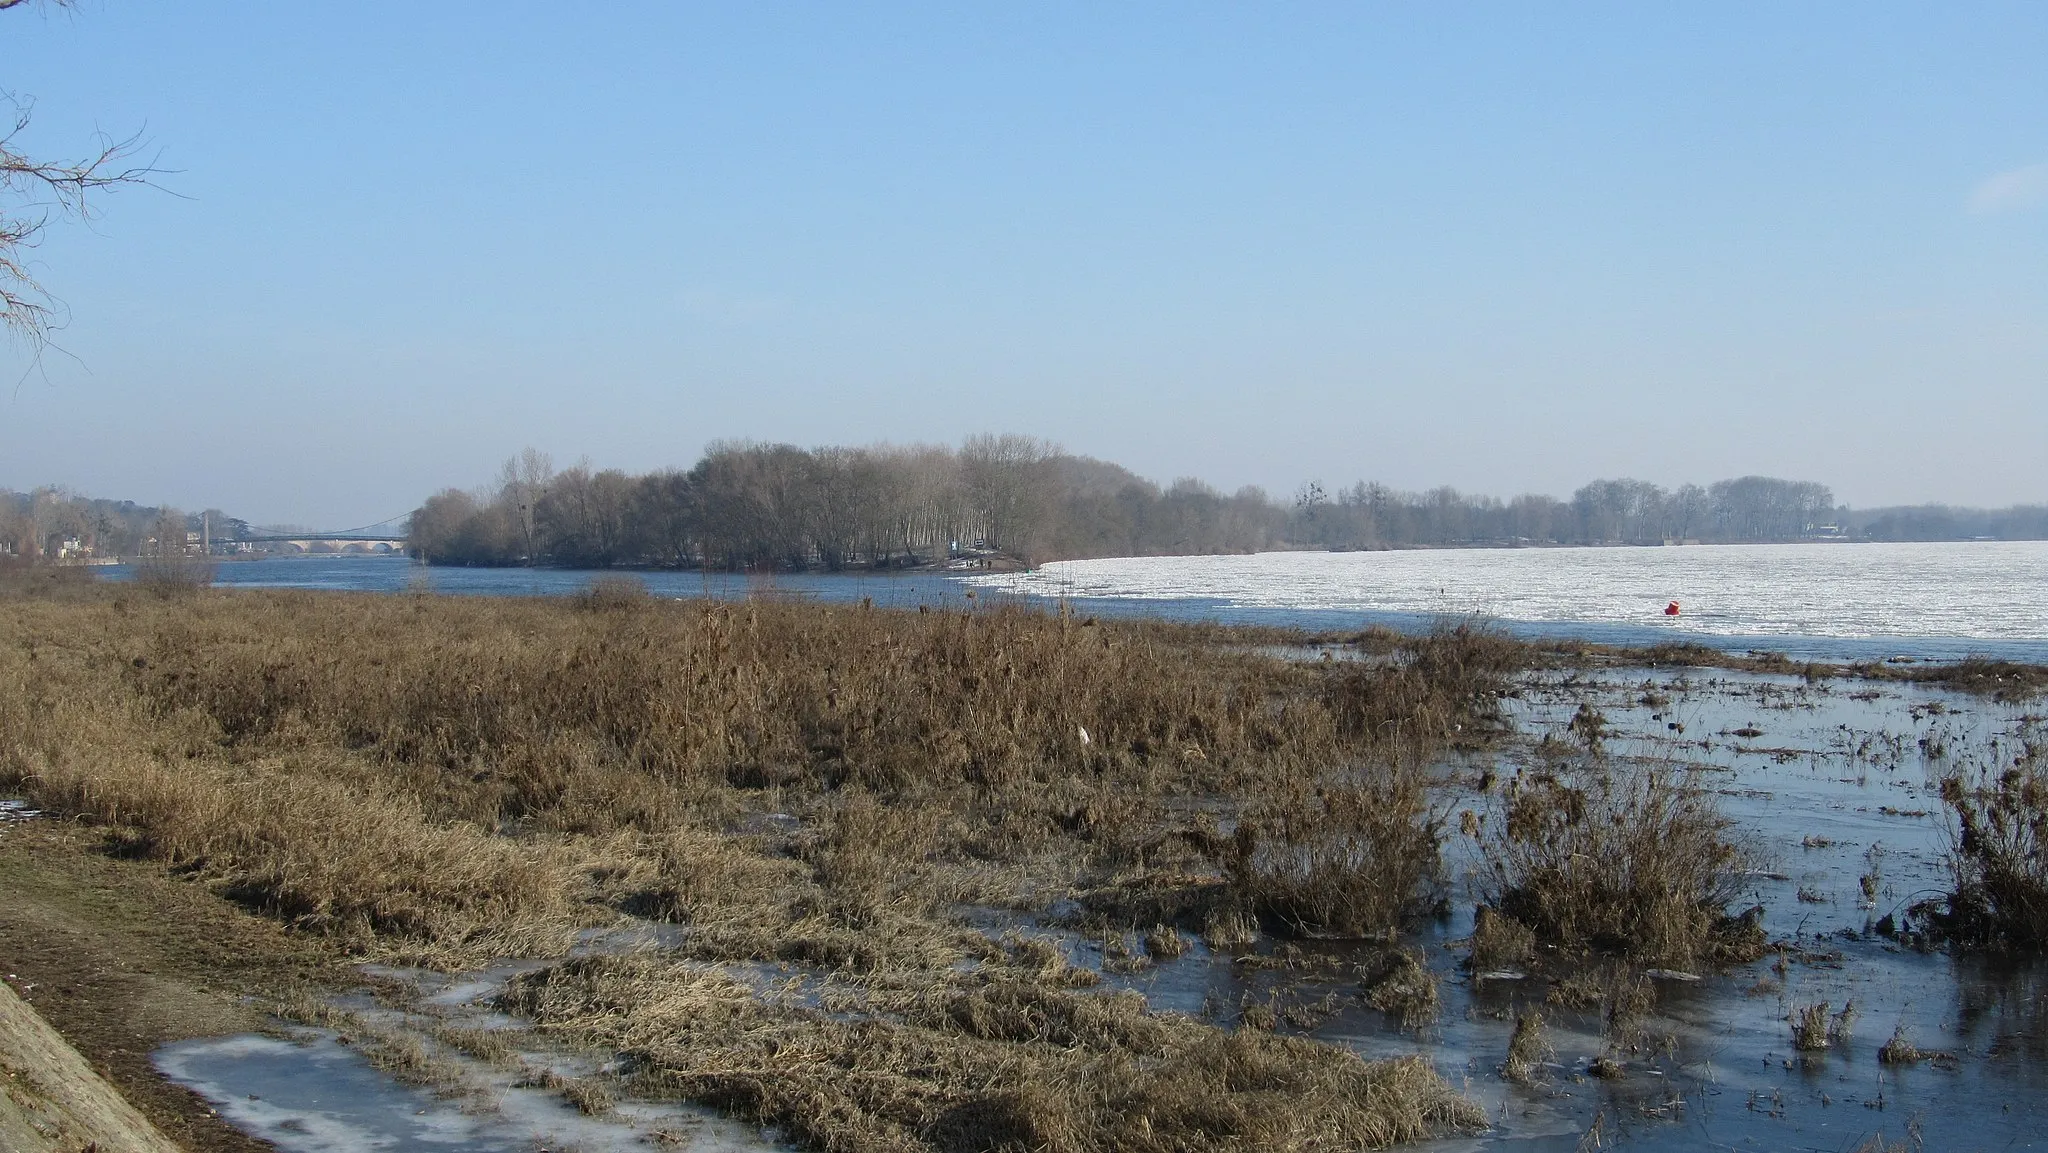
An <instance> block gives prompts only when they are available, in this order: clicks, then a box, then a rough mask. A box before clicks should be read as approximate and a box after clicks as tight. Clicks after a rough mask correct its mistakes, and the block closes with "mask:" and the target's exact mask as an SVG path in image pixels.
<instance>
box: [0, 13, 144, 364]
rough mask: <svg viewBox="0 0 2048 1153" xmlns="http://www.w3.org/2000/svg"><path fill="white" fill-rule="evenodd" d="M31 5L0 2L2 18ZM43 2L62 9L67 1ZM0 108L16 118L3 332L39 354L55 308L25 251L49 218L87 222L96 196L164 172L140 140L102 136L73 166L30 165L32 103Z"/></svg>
mask: <svg viewBox="0 0 2048 1153" xmlns="http://www.w3.org/2000/svg"><path fill="white" fill-rule="evenodd" d="M28 2H29V0H0V11H5V10H6V9H9V8H16V7H20V6H21V5H23V4H25V3H28ZM42 2H43V3H46V4H49V5H50V6H52V7H58V8H62V7H68V6H70V4H71V2H72V0H42ZM0 107H11V108H12V109H13V111H14V119H13V122H12V125H11V126H10V127H7V128H6V129H5V131H4V133H0V326H4V327H5V328H7V329H8V330H10V331H12V332H13V333H14V334H15V335H16V336H17V337H19V338H20V339H22V340H23V341H24V342H26V343H27V344H28V345H29V346H30V347H32V348H33V349H35V350H36V351H38V352H40V351H41V349H42V348H43V347H44V346H46V345H47V344H48V343H49V338H50V330H51V328H52V326H53V322H52V317H53V313H52V309H53V308H54V307H55V302H54V301H53V300H52V298H51V297H50V294H49V293H48V292H47V291H45V290H44V288H43V286H42V284H41V283H40V282H39V281H38V280H37V279H36V276H35V273H34V270H33V269H32V268H31V267H30V264H29V261H28V258H27V257H26V256H25V255H24V252H25V250H27V249H31V248H34V247H35V245H36V242H37V241H38V240H39V239H40V237H41V235H42V231H43V228H44V227H45V226H46V225H48V224H49V222H50V218H51V216H53V215H57V216H64V217H69V218H71V219H73V220H91V219H92V218H93V215H94V212H95V209H96V204H95V201H96V199H97V194H99V193H103V192H108V191H111V190H113V189H116V188H120V187H123V186H127V185H135V184H149V183H150V178H151V177H152V176H156V175H159V174H161V172H162V170H161V169H159V168H157V167H156V166H155V165H153V164H149V163H137V162H136V160H135V158H136V156H137V154H138V153H139V152H141V150H142V148H143V140H142V137H141V135H140V134H139V133H138V134H137V135H134V136H130V137H128V138H126V139H123V140H116V139H114V138H113V137H111V136H107V135H105V134H101V135H100V137H99V138H98V139H97V140H96V141H95V143H94V150H93V151H92V152H91V153H89V154H87V155H86V156H83V157H81V158H79V159H76V160H38V159H35V158H33V157H31V156H28V155H26V154H25V153H24V152H22V151H21V150H20V149H19V148H18V147H17V146H16V141H17V140H18V139H19V138H20V136H21V134H22V133H23V132H24V131H26V130H27V128H28V125H29V120H30V118H31V116H32V115H33V113H34V110H35V102H34V101H33V100H30V99H26V98H22V97H17V96H16V95H15V94H13V93H11V92H0ZM4 123H6V122H5V120H4V119H0V124H4Z"/></svg>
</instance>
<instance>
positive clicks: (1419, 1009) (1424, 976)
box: [1365, 948, 1443, 1029]
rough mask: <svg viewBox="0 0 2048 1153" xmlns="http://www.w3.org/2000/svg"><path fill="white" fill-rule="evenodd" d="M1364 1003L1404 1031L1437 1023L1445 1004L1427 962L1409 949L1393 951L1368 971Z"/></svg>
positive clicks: (1412, 949)
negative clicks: (1398, 1024)
mask: <svg viewBox="0 0 2048 1153" xmlns="http://www.w3.org/2000/svg"><path fill="white" fill-rule="evenodd" d="M1365 1003H1366V1004H1368V1005H1370V1006H1372V1007H1373V1008H1375V1009H1377V1010H1379V1011H1380V1012H1382V1013H1385V1014H1386V1015H1387V1016H1389V1017H1391V1018H1393V1019H1394V1020H1395V1021H1397V1022H1399V1023H1400V1025H1401V1027H1402V1028H1404V1029H1420V1028H1422V1027H1423V1026H1425V1025H1428V1024H1430V1023H1431V1022H1433V1021H1435V1020H1436V1019H1437V1015H1438V1013H1439V1012H1441V1008H1442V1003H1443V1002H1442V996H1441V994H1440V992H1439V990H1438V982H1437V976H1436V973H1435V972H1434V971H1432V970H1431V969H1430V967H1429V960H1428V958H1427V957H1425V956H1424V955H1423V954H1422V953H1421V951H1420V950H1417V949H1414V948H1406V949H1395V950H1390V951H1388V952H1387V953H1385V954H1383V955H1382V956H1381V957H1380V958H1379V959H1378V960H1377V961H1376V962H1374V963H1372V964H1371V965H1370V966H1369V967H1368V970H1367V973H1366V978H1365Z"/></svg>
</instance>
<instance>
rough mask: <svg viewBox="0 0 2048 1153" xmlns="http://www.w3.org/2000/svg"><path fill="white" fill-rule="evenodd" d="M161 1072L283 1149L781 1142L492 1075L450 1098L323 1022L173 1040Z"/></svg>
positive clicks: (704, 1119) (160, 1056)
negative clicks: (387, 1065)
mask: <svg viewBox="0 0 2048 1153" xmlns="http://www.w3.org/2000/svg"><path fill="white" fill-rule="evenodd" d="M155 1060H156V1065H157V1068H158V1069H160V1070H162V1071H163V1074H164V1076H165V1077H167V1078H169V1079H170V1080H172V1081H174V1082H176V1083H178V1084H180V1085H184V1086H186V1087H187V1088H189V1089H191V1090H193V1091H194V1092H196V1093H198V1094H199V1095H200V1096H202V1097H204V1098H206V1099H207V1101H209V1102H211V1103H212V1105H213V1106H214V1108H215V1109H217V1110H218V1111H219V1112H220V1114H221V1116H222V1117H224V1118H225V1119H226V1120H227V1121H228V1122H229V1123H231V1124H233V1125H234V1126H235V1127H237V1128H239V1129H241V1130H242V1131H243V1132H245V1133H249V1134H252V1135H254V1136H256V1137H259V1138H262V1139H263V1140H265V1141H268V1142H270V1143H271V1144H273V1145H275V1146H276V1147H277V1148H279V1149H281V1150H284V1151H285V1153H356V1151H358V1150H408V1149H432V1150H436V1151H438V1153H514V1151H519V1153H525V1151H527V1150H532V1149H535V1148H562V1147H569V1148H576V1149H581V1150H586V1151H590V1153H597V1151H601V1150H612V1151H616V1153H625V1151H627V1150H634V1151H640V1150H645V1149H647V1148H648V1147H649V1143H648V1138H649V1137H650V1136H652V1135H654V1134H656V1133H660V1134H661V1135H662V1137H661V1139H660V1142H661V1145H662V1146H663V1147H668V1148H678V1149H686V1150H693V1151H697V1153H768V1151H773V1150H777V1149H779V1148H780V1147H779V1146H776V1145H773V1144H771V1143H769V1142H767V1141H765V1140H762V1139H761V1138H759V1137H757V1136H755V1135H754V1134H753V1133H752V1132H751V1131H749V1130H748V1129H746V1127H744V1126H741V1125H738V1124H736V1123H733V1122H729V1121H725V1120H722V1119H720V1118H717V1117H714V1116H712V1115H710V1114H709V1113H708V1112H706V1111H703V1110H700V1109H696V1108H694V1107H691V1106H680V1105H653V1104H646V1103H626V1104H622V1105H621V1106H620V1107H619V1108H616V1109H614V1110H612V1111H611V1112H610V1113H609V1114H607V1115H606V1116H603V1117H586V1116H584V1115H582V1114H581V1113H579V1112H577V1111H576V1110H575V1109H573V1108H571V1107H569V1106H568V1105H566V1104H565V1103H564V1102H563V1101H562V1100H561V1099H560V1098H559V1097H557V1096H554V1095H553V1094H550V1093H546V1092H543V1091H539V1090H533V1089H520V1088H512V1087H508V1086H505V1085H503V1084H493V1085H472V1086H471V1087H470V1089H471V1091H470V1092H469V1093H467V1094H464V1095H462V1096H460V1097H457V1098H450V1097H446V1096H441V1095H437V1094H435V1093H431V1092H428V1091H426V1090H424V1089H417V1088H413V1087H411V1086H407V1085H402V1084H400V1083H399V1082H397V1081H395V1080H393V1079H392V1078H390V1077H389V1076H386V1075H385V1074H383V1073H381V1072H379V1071H377V1070H376V1069H374V1068H372V1067H371V1066H370V1064H369V1062H367V1061H366V1060H364V1059H363V1057H362V1055H361V1054H359V1053H357V1052H356V1051H355V1050H354V1049H353V1048H351V1047H349V1046H345V1045H343V1044H341V1043H340V1042H339V1041H338V1040H337V1038H336V1035H335V1034H334V1033H332V1032H331V1031H328V1030H324V1029H308V1030H302V1031H300V1032H299V1033H298V1035H297V1036H296V1037H294V1038H292V1039H288V1040H287V1039H280V1038H276V1037H264V1036H257V1035H253V1034H250V1035H244V1036H237V1037H221V1038H207V1039H202V1040H195V1041H183V1042H179V1043H177V1044H174V1045H168V1046H165V1047H164V1048H163V1049H160V1050H158V1051H157V1053H156V1055H155Z"/></svg>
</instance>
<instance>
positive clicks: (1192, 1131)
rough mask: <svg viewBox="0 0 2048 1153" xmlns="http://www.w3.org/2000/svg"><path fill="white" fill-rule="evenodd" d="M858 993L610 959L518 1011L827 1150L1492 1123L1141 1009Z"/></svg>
mask: <svg viewBox="0 0 2048 1153" xmlns="http://www.w3.org/2000/svg"><path fill="white" fill-rule="evenodd" d="M854 995H855V996H857V998H858V1000H859V1002H860V1006H859V1007H860V1010H861V1011H860V1013H859V1014H858V1015H856V1016H852V1017H850V1018H849V1017H848V1016H846V1015H844V1014H843V1013H842V1014H837V1015H835V1014H827V1013H823V1012H819V1011H817V1010H814V1009H811V1008H808V1007H806V1006H805V1005H803V1004H802V1003H801V1002H791V1001H786V1000H777V999H774V998H768V999H763V998H761V997H758V996H756V995H754V991H753V990H752V989H751V988H749V987H747V986H746V985H744V984H742V983H739V982H736V981H734V980H733V979H732V978H730V977H728V976H725V975H722V974H719V973H716V972H711V971H706V970H703V969H699V968H695V967H692V966H689V965H684V964H679V963H673V962H662V961H656V960H651V959H646V958H598V959H587V960H578V961H570V962H566V963H564V964H561V965H558V966H556V967H554V968H552V969H548V970H545V971H542V972H539V973H535V974H531V975H528V976H525V977H522V978H519V979H518V980H516V981H515V982H514V984H513V985H512V987H511V988H510V989H509V990H508V991H507V993H506V995H505V1003H506V1005H507V1007H508V1008H511V1009H513V1010H515V1011H517V1012H519V1013H522V1014H525V1015H529V1016H531V1017H533V1018H534V1019H535V1020H537V1021H539V1022H540V1023H541V1024H542V1026H543V1027H544V1028H547V1029H550V1030H553V1031H556V1032H558V1033H561V1034H564V1035H568V1036H573V1037H575V1038H576V1039H578V1040H583V1041H594V1042H597V1043H599V1044H603V1045H606V1046H609V1047H611V1048H615V1049H619V1050H625V1051H630V1052H633V1053H634V1054H636V1055H637V1056H638V1057H639V1058H640V1059H641V1060H642V1061H643V1062H644V1067H643V1071H642V1072H641V1073H639V1074H638V1076H637V1078H636V1081H635V1087H636V1089H638V1090H640V1091H642V1092H662V1091H666V1092H670V1093H675V1094H678V1095H682V1096H687V1097H690V1098H694V1099H697V1100H703V1101H708V1102H711V1103H714V1104H716V1105H719V1106H720V1107H722V1108H725V1109H727V1110H729V1111H731V1112H733V1113H735V1114H737V1115H739V1116H742V1117H745V1118H748V1119H750V1120H754V1121H757V1122H760V1123H763V1124H768V1125H774V1126H777V1127H779V1128H782V1129H783V1130H784V1131H785V1132H788V1133H789V1134H790V1135H791V1136H793V1137H795V1138H796V1139H797V1140H798V1141H800V1142H802V1143H804V1144H806V1145H809V1146H812V1147H815V1148H822V1149H938V1150H988V1149H1047V1150H1110V1149H1121V1150H1159V1151H1162V1153H1164V1151H1166V1150H1175V1151H1181V1150H1204V1149H1219V1150H1220V1149H1245V1148H1258V1149H1290V1150H1321V1149H1332V1150H1334V1149H1356V1148H1381V1147H1384V1146H1387V1145H1390V1144H1393V1143H1396V1142H1400V1141H1405V1140H1412V1139H1415V1138H1419V1137H1422V1136H1425V1135H1428V1134H1431V1133H1435V1132H1440V1131H1443V1130H1445V1129H1451V1128H1476V1127H1478V1126H1479V1125H1481V1124H1483V1119H1482V1118H1481V1117H1480V1116H1479V1114H1478V1112H1477V1110H1476V1109H1475V1108H1474V1107H1473V1106H1471V1105H1470V1104H1469V1103H1467V1102H1465V1101H1464V1100H1463V1099H1461V1098H1459V1097H1458V1096H1456V1095H1455V1094H1454V1093H1452V1092H1450V1090H1449V1088H1448V1087H1447V1086H1446V1085H1445V1084H1444V1083H1443V1081H1442V1080H1441V1078H1439V1077H1438V1076H1437V1075H1436V1074H1435V1073H1434V1072H1433V1071H1431V1070H1430V1069H1429V1067H1428V1065H1427V1064H1426V1063H1424V1062H1422V1061H1419V1060H1412V1059H1411V1060H1399V1061H1387V1062H1366V1061H1363V1060H1360V1059H1358V1058H1357V1057H1355V1056H1352V1055H1351V1054H1349V1053H1347V1052H1344V1051H1341V1050H1337V1049H1332V1048H1330V1047H1328V1046H1324V1045H1318V1044H1315V1043H1313V1042H1309V1041H1304V1040H1300V1039H1297V1038H1288V1037H1279V1036H1273V1035H1270V1034H1266V1033H1261V1032H1257V1031H1242V1032H1238V1033H1234V1034H1233V1033H1226V1032H1223V1031H1221V1030H1218V1029H1215V1028H1213V1027H1210V1026H1205V1025H1201V1024H1198V1023H1196V1022H1193V1021H1190V1020H1188V1019H1186V1018H1180V1017H1173V1016H1161V1015H1156V1014H1152V1013H1149V1012H1147V1011H1146V1010H1145V1008H1144V1001H1143V998H1141V997H1138V996H1137V995H1135V994H1124V995H1119V996H1102V995H1097V994H1077V993H1072V992H1065V991H1061V990H1057V989H1051V988H1048V987H1046V986H1044V985H1042V984H1039V983H1036V982H1032V981H1028V980H1012V979H1007V978H1005V977H1002V976H991V977H988V978H985V979H980V980H974V981H968V980H965V979H963V978H961V977H959V976H957V975H930V976H927V977H924V978H921V979H919V980H918V981H916V982H913V983H910V984H908V985H904V986H896V987H887V988H883V987H876V986H868V987H865V988H863V989H861V990H859V991H858V992H857V993H856V994H854ZM839 1007H840V1008H842V1010H843V1008H844V1006H843V1005H842V1006H839Z"/></svg>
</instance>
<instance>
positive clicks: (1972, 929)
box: [1913, 746, 2048, 951]
mask: <svg viewBox="0 0 2048 1153" xmlns="http://www.w3.org/2000/svg"><path fill="white" fill-rule="evenodd" d="M2036 750H2037V747H2035V746H2029V748H2028V751H2027V753H2026V754H2025V755H2023V756H2021V757H2019V758H2016V763H2015V764H2013V765H2011V766H2009V767H2007V768H2006V769H2004V770H2003V771H2002V772H1999V773H1998V774H1997V775H1996V776H1992V775H1990V774H1981V775H1979V776H1977V777H1975V778H1974V779H1972V778H1966V777H1964V776H1962V775H1960V774H1958V775H1953V776H1949V777H1946V778H1944V779H1943V780H1942V782H1941V799H1942V803H1943V804H1944V805H1945V806H1947V808H1948V810H1949V813H1950V815H1951V819H1952V820H1953V822H1954V825H1953V826H1952V828H1953V839H1952V842H1951V844H1950V848H1949V852H1948V865H1949V875H1950V890H1949V893H1948V895H1947V897H1946V899H1945V900H1941V901H1936V902H1923V903H1921V904H1919V905H1917V906H1915V907H1914V909H1913V913H1914V914H1915V919H1916V920H1917V921H1919V922H1920V923H1921V924H1922V925H1923V926H1924V927H1925V928H1926V929H1928V930H1929V931H1930V933H1931V934H1932V935H1934V936H1937V937H1940V938H1944V939H1947V940H1950V941H1954V942H1956V943H1958V944H1962V945H1969V946H1977V947H1987V948H1996V949H2010V950H2019V951H2037V950H2039V949H2041V948H2042V947H2044V946H2048V762H2044V759H2043V758H2042V757H2041V756H2040V755H2038V752H2037V751H2036Z"/></svg>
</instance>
